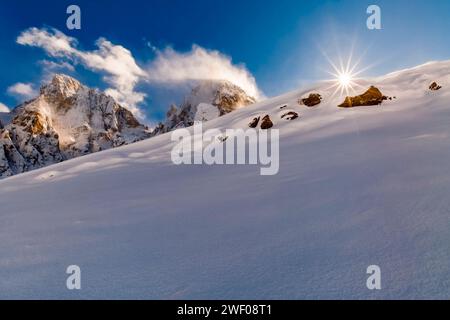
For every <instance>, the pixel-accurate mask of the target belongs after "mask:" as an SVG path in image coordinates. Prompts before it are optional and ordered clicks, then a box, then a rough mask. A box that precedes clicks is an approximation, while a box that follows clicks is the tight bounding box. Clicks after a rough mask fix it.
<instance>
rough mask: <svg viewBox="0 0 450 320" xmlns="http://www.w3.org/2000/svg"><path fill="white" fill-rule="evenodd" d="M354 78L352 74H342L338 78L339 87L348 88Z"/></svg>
mask: <svg viewBox="0 0 450 320" xmlns="http://www.w3.org/2000/svg"><path fill="white" fill-rule="evenodd" d="M352 79H353V76H352V75H351V74H350V73H345V72H344V73H342V74H340V75H339V77H338V81H339V85H341V86H343V87H345V88H348V87H349V86H350V85H351V83H352Z"/></svg>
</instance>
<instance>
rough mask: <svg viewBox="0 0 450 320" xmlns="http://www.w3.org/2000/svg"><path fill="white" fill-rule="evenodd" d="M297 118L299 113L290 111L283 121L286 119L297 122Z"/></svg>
mask: <svg viewBox="0 0 450 320" xmlns="http://www.w3.org/2000/svg"><path fill="white" fill-rule="evenodd" d="M297 118H298V113H297V112H294V111H290V112H288V113H285V114H283V115H282V116H281V119H286V120H295V119H297Z"/></svg>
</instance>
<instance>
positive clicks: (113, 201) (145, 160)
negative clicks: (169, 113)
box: [0, 62, 450, 299]
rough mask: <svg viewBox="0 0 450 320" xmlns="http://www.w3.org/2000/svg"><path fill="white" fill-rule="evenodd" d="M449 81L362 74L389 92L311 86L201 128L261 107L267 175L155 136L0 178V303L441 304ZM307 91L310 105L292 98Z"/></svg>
mask: <svg viewBox="0 0 450 320" xmlns="http://www.w3.org/2000/svg"><path fill="white" fill-rule="evenodd" d="M449 74H450V62H434V63H429V64H426V65H423V66H420V67H417V68H413V69H409V70H404V71H400V72H396V73H392V74H389V75H387V76H385V77H380V78H377V79H370V80H365V81H361V82H360V84H361V85H362V86H363V87H364V88H369V87H370V86H371V85H374V86H376V87H377V88H379V89H380V90H381V92H382V93H383V94H385V95H386V96H391V97H393V96H395V97H396V98H397V99H393V100H386V101H383V103H382V104H381V105H378V106H369V107H357V108H351V109H341V108H338V107H337V106H338V105H339V104H341V103H342V102H343V101H344V97H337V96H336V97H332V93H333V90H332V89H329V90H327V89H326V88H328V87H329V84H318V85H317V86H315V87H313V88H308V89H307V90H299V91H295V92H291V93H288V94H286V95H283V96H280V97H276V98H273V99H269V100H266V101H263V102H260V103H257V104H255V105H251V106H248V107H246V108H242V109H239V110H237V111H235V112H232V113H230V114H228V115H225V116H223V117H220V118H217V119H215V120H212V121H209V122H207V123H206V124H205V125H204V127H205V128H206V129H207V128H219V129H226V128H247V127H248V123H249V122H250V121H251V120H252V119H253V118H255V117H258V116H260V117H261V116H264V115H269V116H270V118H271V119H272V121H273V124H274V128H276V129H280V171H279V173H278V174H277V175H275V176H261V175H260V174H259V167H258V166H243V165H234V166H233V165H230V166H206V165H196V166H186V165H184V166H183V165H182V166H175V165H173V164H172V162H171V160H170V153H171V150H172V148H173V146H174V142H171V135H170V134H165V135H160V136H157V137H155V138H152V139H148V140H145V141H141V142H138V143H135V144H133V145H128V146H124V147H121V148H117V149H113V150H107V151H104V152H100V153H96V154H92V155H88V156H86V157H82V158H77V159H73V160H70V161H67V162H63V163H60V164H56V165H53V166H50V167H47V168H44V169H40V170H36V171H33V172H29V173H25V174H22V175H19V176H15V177H12V178H8V179H5V180H2V181H0V208H1V212H0V228H1V232H0V252H2V254H1V255H0V297H2V298H6V297H7V298H80V297H82V298H156V299H158V298H168V299H182V298H186V299H204V298H208V299H211V298H222V299H226V298H229V299H265V298H275V299H276V298H283V299H296V298H323V299H329V298H337V299H340V298H352V299H375V298H388V299H396V298H406V299H411V298H427V299H428V298H444V299H448V298H449V297H450V264H449V263H448V261H450V250H449V246H448V244H449V243H450V219H449V216H450V197H449V195H450V162H449V161H448V160H449V159H450V148H449V146H450V126H449V123H450V78H449ZM433 81H436V82H438V83H439V85H441V86H442V89H441V90H439V91H431V90H429V89H428V86H429V85H430V83H431V82H433ZM313 92H317V93H319V94H321V96H322V97H323V100H322V102H321V103H320V104H319V105H317V106H315V107H313V108H308V107H306V106H304V105H299V104H298V100H299V99H301V98H304V97H307V96H308V95H309V93H313ZM358 93H363V90H361V92H358ZM285 106H286V107H285ZM280 108H282V109H280ZM289 111H294V112H297V113H298V115H299V118H297V119H295V120H292V121H288V120H285V119H281V116H282V115H283V114H284V113H286V112H289ZM73 264H76V265H79V266H80V267H81V269H82V290H81V291H77V292H73V291H68V290H66V289H65V276H66V275H65V269H66V267H67V266H69V265H73ZM369 265H378V266H380V267H381V272H382V290H380V291H369V290H368V289H367V288H366V279H367V277H368V275H367V274H366V269H367V267H368V266H369Z"/></svg>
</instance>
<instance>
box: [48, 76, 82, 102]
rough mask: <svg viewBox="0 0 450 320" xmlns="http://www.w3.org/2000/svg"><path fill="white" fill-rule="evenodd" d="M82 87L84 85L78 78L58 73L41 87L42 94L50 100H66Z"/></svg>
mask: <svg viewBox="0 0 450 320" xmlns="http://www.w3.org/2000/svg"><path fill="white" fill-rule="evenodd" d="M81 88H83V85H82V84H81V83H80V82H79V81H78V80H76V79H74V78H72V77H70V76H67V75H64V74H56V75H55V76H54V77H53V79H52V81H51V82H50V83H49V84H45V85H43V86H42V87H41V95H43V96H45V97H47V98H49V99H50V100H65V99H68V98H70V97H72V96H74V95H75V94H77V92H78V91H79V90H80V89H81Z"/></svg>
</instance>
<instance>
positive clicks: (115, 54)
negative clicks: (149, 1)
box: [17, 28, 146, 117]
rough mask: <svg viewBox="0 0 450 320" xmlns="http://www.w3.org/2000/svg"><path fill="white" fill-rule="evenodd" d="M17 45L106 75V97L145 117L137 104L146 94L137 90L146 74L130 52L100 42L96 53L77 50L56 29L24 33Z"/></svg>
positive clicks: (97, 43) (73, 41)
mask: <svg viewBox="0 0 450 320" xmlns="http://www.w3.org/2000/svg"><path fill="white" fill-rule="evenodd" d="M17 43H19V44H22V45H28V46H34V47H39V48H42V49H44V50H45V51H46V52H47V54H48V55H50V56H52V57H60V58H65V59H69V60H71V61H72V62H73V63H81V64H82V65H84V66H85V67H86V68H88V69H90V70H93V71H99V72H102V73H104V74H105V76H104V80H105V81H106V82H107V83H108V84H109V85H110V86H111V88H108V89H107V90H106V93H107V94H110V95H111V96H113V97H114V98H115V99H116V100H117V101H118V102H119V103H121V104H123V105H124V106H126V107H128V108H129V109H130V110H131V111H132V112H133V113H135V114H136V115H138V116H140V117H142V114H141V112H140V110H139V108H138V104H139V103H141V102H142V101H143V100H144V98H145V94H144V93H142V92H137V91H136V90H135V87H136V85H137V83H138V82H139V81H140V80H142V79H143V78H145V76H146V73H145V72H144V71H143V70H142V69H141V68H140V67H139V66H138V65H137V63H136V61H135V59H134V57H133V55H132V54H131V52H130V51H129V50H128V49H126V48H124V47H122V46H120V45H114V44H112V43H111V42H109V41H108V40H106V39H104V38H100V39H99V40H97V42H96V45H97V47H98V49H97V50H93V51H82V50H79V49H77V45H78V43H77V41H76V39H74V38H71V37H68V36H66V35H65V34H63V33H62V32H60V31H58V30H56V29H52V30H47V29H38V28H30V29H27V30H25V31H24V32H22V33H21V34H20V36H19V37H18V38H17Z"/></svg>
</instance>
